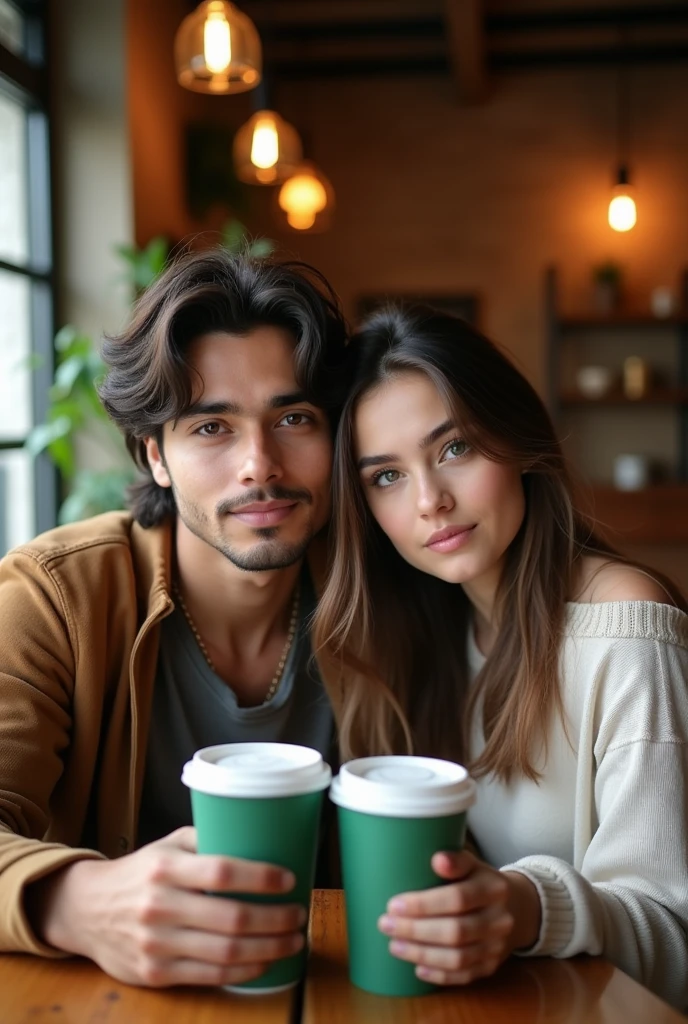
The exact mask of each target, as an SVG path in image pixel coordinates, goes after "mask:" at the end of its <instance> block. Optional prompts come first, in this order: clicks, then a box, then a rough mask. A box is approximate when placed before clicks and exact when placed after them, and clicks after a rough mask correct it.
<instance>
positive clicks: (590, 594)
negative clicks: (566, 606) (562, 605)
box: [574, 555, 674, 604]
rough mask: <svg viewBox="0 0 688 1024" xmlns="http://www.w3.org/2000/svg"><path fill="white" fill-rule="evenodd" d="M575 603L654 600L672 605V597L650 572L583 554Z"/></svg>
mask: <svg viewBox="0 0 688 1024" xmlns="http://www.w3.org/2000/svg"><path fill="white" fill-rule="evenodd" d="M574 600H575V601H579V602H581V603H582V604H603V603H605V602H607V601H656V602H658V603H660V604H673V603H674V601H673V599H672V597H671V594H669V593H668V592H667V590H665V588H664V587H663V586H662V584H661V583H660V582H659V581H658V580H657V579H655V578H654V576H652V575H651V574H650V573H648V572H646V571H645V570H643V569H638V568H636V566H634V565H624V564H623V563H621V562H614V561H612V560H610V559H608V558H605V557H604V556H601V555H586V556H585V557H584V558H583V560H582V562H581V566H580V570H579V575H578V583H577V587H576V594H575V596H574Z"/></svg>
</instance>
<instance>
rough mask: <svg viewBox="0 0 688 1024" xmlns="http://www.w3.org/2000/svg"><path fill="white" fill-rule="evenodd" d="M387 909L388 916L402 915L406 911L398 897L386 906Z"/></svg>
mask: <svg viewBox="0 0 688 1024" xmlns="http://www.w3.org/2000/svg"><path fill="white" fill-rule="evenodd" d="M387 909H388V910H389V912H390V914H403V913H404V911H405V910H406V902H405V901H404V900H402V899H401V897H399V896H395V897H394V899H393V900H390V901H389V903H388V904H387Z"/></svg>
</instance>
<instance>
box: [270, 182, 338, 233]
mask: <svg viewBox="0 0 688 1024" xmlns="http://www.w3.org/2000/svg"><path fill="white" fill-rule="evenodd" d="M279 204H280V206H281V207H282V209H283V210H284V211H285V213H286V215H287V221H288V223H289V224H290V226H291V227H293V228H296V229H297V230H298V231H307V230H308V228H310V227H312V226H313V224H314V223H315V218H316V216H317V215H318V214H319V213H321V212H322V210H324V209H325V207H326V206H327V192H326V191H325V186H324V185H323V184H322V182H320V181H318V179H317V178H314V177H313V176H312V175H310V174H295V175H294V176H293V177H292V178H289V179H288V181H285V183H284V185H283V186H282V188H281V189H280V194H279Z"/></svg>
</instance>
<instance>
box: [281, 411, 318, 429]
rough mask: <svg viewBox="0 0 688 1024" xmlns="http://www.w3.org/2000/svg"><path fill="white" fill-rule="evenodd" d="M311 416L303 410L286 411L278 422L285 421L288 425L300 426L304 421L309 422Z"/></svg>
mask: <svg viewBox="0 0 688 1024" xmlns="http://www.w3.org/2000/svg"><path fill="white" fill-rule="evenodd" d="M310 422H311V417H310V416H307V415H306V413H305V412H288V413H287V415H286V416H283V417H282V419H281V420H280V423H286V425H287V426H288V427H302V426H303V425H304V423H310Z"/></svg>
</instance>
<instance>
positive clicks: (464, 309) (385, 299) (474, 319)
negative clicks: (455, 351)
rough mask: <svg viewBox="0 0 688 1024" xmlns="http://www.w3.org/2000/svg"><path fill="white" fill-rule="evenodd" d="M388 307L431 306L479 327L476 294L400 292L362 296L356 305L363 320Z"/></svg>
mask: <svg viewBox="0 0 688 1024" xmlns="http://www.w3.org/2000/svg"><path fill="white" fill-rule="evenodd" d="M388 305H400V306H415V305H422V306H431V307H432V308H433V309H436V310H438V311H439V312H440V313H451V314H452V315H453V316H458V317H460V318H461V319H462V320H465V321H466V322H467V323H469V324H471V325H472V326H473V327H477V326H478V315H479V304H478V296H477V295H476V294H475V293H474V292H457V293H452V292H424V293H417V292H400V293H396V294H387V295H362V296H360V298H359V299H358V302H357V303H356V317H357V319H358V320H362V319H363V318H364V317H366V316H368V315H369V314H370V313H373V312H374V311H375V310H376V309H380V307H384V306H388Z"/></svg>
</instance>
